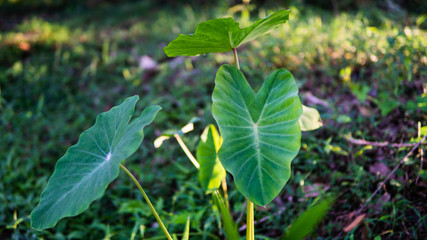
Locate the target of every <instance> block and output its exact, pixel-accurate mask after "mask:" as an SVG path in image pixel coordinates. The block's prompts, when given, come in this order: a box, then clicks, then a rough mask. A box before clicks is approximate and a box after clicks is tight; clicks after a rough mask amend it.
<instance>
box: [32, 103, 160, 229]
mask: <svg viewBox="0 0 427 240" xmlns="http://www.w3.org/2000/svg"><path fill="white" fill-rule="evenodd" d="M138 99H139V97H138V96H133V97H129V98H127V99H126V100H125V101H124V102H123V103H122V104H120V105H119V106H116V107H113V108H112V109H111V110H110V111H108V112H104V113H101V114H99V115H98V117H97V118H96V122H95V125H94V126H92V127H91V128H89V129H88V130H86V131H84V132H83V133H82V134H81V135H80V138H79V141H78V142H77V144H75V145H74V146H72V147H70V148H69V149H68V150H67V152H66V153H65V155H64V156H63V157H62V158H61V159H59V160H58V162H57V164H56V167H55V171H54V173H53V175H52V176H51V177H50V179H49V181H48V183H47V186H46V188H45V189H44V191H43V193H42V194H41V199H40V203H39V205H38V206H37V207H36V208H35V209H34V210H33V212H32V213H31V226H32V227H33V228H35V229H37V230H42V229H46V228H50V227H53V226H55V225H56V223H57V222H58V221H59V220H60V219H62V218H64V217H69V216H75V215H78V214H80V213H82V212H83V211H85V210H86V209H87V208H88V207H89V205H90V204H91V203H92V202H93V201H94V200H96V199H98V198H100V197H101V196H102V195H103V194H104V191H105V189H106V188H107V186H108V184H110V183H111V182H112V181H113V180H114V179H115V178H116V177H117V176H118V174H119V165H120V162H121V161H122V160H125V159H126V158H128V157H129V156H131V155H132V154H133V153H134V152H135V151H136V150H137V149H138V148H139V146H140V145H141V142H142V139H143V138H144V132H143V129H144V127H145V126H147V125H148V124H150V123H151V122H152V121H153V120H154V117H155V116H156V114H157V113H158V111H160V109H161V107H159V106H151V107H148V108H146V109H145V110H144V111H143V112H142V114H141V115H140V116H139V117H137V118H135V119H134V120H132V121H131V122H130V123H129V121H130V120H131V117H132V115H133V113H134V109H135V104H136V102H137V101H138Z"/></svg>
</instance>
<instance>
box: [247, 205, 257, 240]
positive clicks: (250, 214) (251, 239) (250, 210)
mask: <svg viewBox="0 0 427 240" xmlns="http://www.w3.org/2000/svg"><path fill="white" fill-rule="evenodd" d="M246 240H255V234H254V204H253V202H251V201H250V200H249V199H247V210H246Z"/></svg>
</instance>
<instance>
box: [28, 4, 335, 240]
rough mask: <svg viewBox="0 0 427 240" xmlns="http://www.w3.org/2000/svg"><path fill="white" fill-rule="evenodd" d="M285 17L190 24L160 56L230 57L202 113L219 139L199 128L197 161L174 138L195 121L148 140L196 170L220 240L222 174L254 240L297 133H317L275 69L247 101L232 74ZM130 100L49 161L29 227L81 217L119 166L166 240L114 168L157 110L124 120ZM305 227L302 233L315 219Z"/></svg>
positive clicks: (290, 83)
mask: <svg viewBox="0 0 427 240" xmlns="http://www.w3.org/2000/svg"><path fill="white" fill-rule="evenodd" d="M288 17H289V11H288V10H282V11H278V12H276V13H274V14H273V15H271V16H269V17H267V18H265V19H262V20H258V21H256V22H255V23H254V24H253V25H251V26H249V27H246V28H243V29H241V28H240V27H239V24H238V23H237V22H235V21H234V20H233V19H232V18H223V19H214V20H209V21H206V22H203V23H200V24H199V25H198V26H197V29H196V32H195V33H194V34H193V35H180V36H179V37H178V38H176V39H175V40H173V41H172V42H171V43H170V44H169V45H168V46H167V47H166V48H165V49H164V51H165V53H166V54H167V55H168V56H170V57H171V56H178V55H184V56H194V55H199V54H205V53H216V52H227V51H233V53H234V59H235V67H234V66H231V65H223V66H221V67H220V68H219V70H218V72H217V74H216V78H215V88H214V90H213V94H212V101H213V105H212V114H213V117H214V118H215V120H216V122H217V124H218V127H219V133H218V131H217V130H216V127H215V126H214V125H209V126H207V127H206V128H205V130H204V132H203V134H202V135H201V141H200V143H199V146H198V148H197V154H196V156H197V159H196V157H194V156H193V155H192V153H191V151H190V150H189V149H188V148H187V147H186V145H185V143H184V142H183V141H182V139H181V137H180V135H182V134H184V133H186V132H188V131H191V130H192V124H193V122H194V121H195V120H193V121H191V122H190V123H189V124H188V125H187V126H186V127H184V128H183V129H181V130H179V131H172V132H168V133H165V134H163V135H162V136H161V137H160V138H159V139H157V140H156V142H155V146H156V147H159V146H160V145H161V143H162V142H163V141H164V140H165V139H167V138H169V137H172V136H173V137H175V139H176V140H177V141H178V143H179V144H180V146H181V147H182V149H183V150H184V152H185V153H186V155H187V156H188V158H189V159H190V160H191V162H192V163H193V164H194V166H195V167H196V168H197V169H199V176H198V179H199V182H200V184H201V186H202V188H203V189H204V191H205V192H206V193H207V194H212V198H213V201H214V203H215V204H216V205H217V207H218V209H219V211H220V213H221V216H222V220H223V223H224V231H225V234H226V236H227V238H228V239H239V238H240V236H239V233H238V231H237V226H236V223H235V222H234V220H233V219H232V216H231V213H230V210H229V203H228V196H227V183H226V180H225V176H226V171H228V172H229V173H231V174H232V175H233V177H234V180H235V185H236V188H237V190H239V191H240V192H241V193H242V194H243V195H244V196H245V197H246V199H247V204H246V205H247V223H246V225H247V231H246V239H254V205H259V206H265V205H267V204H268V203H270V202H271V201H272V200H273V199H274V198H275V197H276V196H277V195H278V194H279V193H280V191H281V190H282V188H283V187H284V186H285V184H286V183H287V181H288V180H289V178H290V175H291V161H292V160H293V159H294V157H295V156H296V155H297V153H298V151H299V148H300V142H301V129H302V130H313V129H316V128H317V127H319V126H320V124H319V115H318V112H317V111H316V110H315V109H311V108H308V107H304V111H303V106H302V104H301V101H300V99H299V97H298V86H297V84H296V82H295V80H294V78H293V76H292V74H291V73H290V72H289V71H287V70H286V69H279V70H276V71H275V72H273V73H272V74H271V75H270V76H268V77H267V78H266V80H265V81H264V83H263V84H262V86H261V88H260V89H259V91H257V92H256V93H255V91H254V90H253V89H252V87H251V86H250V85H249V83H248V81H247V80H246V78H245V76H244V74H243V73H242V72H241V71H240V66H239V60H238V55H237V48H238V47H239V46H240V45H242V44H243V43H245V42H248V41H250V40H252V39H255V38H257V37H259V36H261V35H264V34H266V33H268V32H269V31H271V30H273V29H274V28H276V27H278V26H279V25H280V24H282V23H284V22H286V21H287V20H288ZM137 101H138V97H137V96H134V97H130V98H127V99H126V100H125V101H124V102H123V103H122V104H120V105H119V106H116V107H113V108H112V109H111V110H110V111H108V112H104V113H101V114H100V115H99V116H98V117H97V119H96V122H95V125H94V126H93V127H91V128H89V129H88V130H86V131H85V132H83V133H82V135H81V136H80V138H79V141H78V142H77V144H75V145H74V146H72V147H70V148H69V149H68V150H67V152H66V153H65V155H64V156H63V157H62V158H61V159H59V160H58V162H57V164H56V167H55V171H54V173H53V175H52V176H51V178H50V179H49V181H48V184H47V186H46V188H45V189H44V191H43V193H42V195H41V199H40V203H39V205H38V206H37V207H36V208H35V209H34V210H33V212H32V213H31V225H32V227H33V228H35V229H38V230H42V229H46V228H50V227H53V226H55V224H56V223H57V222H58V221H59V220H60V219H62V218H64V217H69V216H75V215H77V214H80V213H82V212H83V211H85V210H86V209H87V208H88V207H89V205H90V204H91V202H93V201H94V200H96V199H98V198H100V197H101V196H102V195H103V193H104V191H105V189H106V187H107V186H108V185H109V184H110V183H111V182H112V181H113V180H114V179H115V178H117V176H118V173H119V168H121V169H122V170H123V171H124V172H125V173H126V174H127V175H129V177H130V178H131V179H132V180H133V181H134V183H135V184H136V185H137V187H138V189H139V190H140V191H141V193H142V195H143V197H144V198H145V200H146V202H147V204H148V205H149V207H150V209H151V211H152V212H153V215H154V216H155V218H156V220H157V221H158V223H159V225H160V227H161V229H162V230H163V232H164V234H165V236H166V238H167V239H172V237H171V235H170V234H169V232H168V230H167V229H166V226H165V225H164V224H163V222H162V220H161V219H160V217H159V215H158V214H157V212H156V210H155V209H154V207H153V204H151V202H150V199H149V198H148V196H147V194H146V193H145V191H144V190H143V189H142V187H141V185H140V184H139V183H138V181H137V180H136V178H135V177H134V176H133V175H132V174H131V172H130V171H129V170H128V169H127V168H126V167H125V166H124V165H123V164H122V162H123V161H124V160H126V159H127V158H128V157H129V156H131V155H132V154H133V153H134V152H135V151H136V150H137V149H138V147H139V146H140V144H141V142H142V140H143V137H144V132H143V129H144V127H145V126H147V125H148V124H150V123H151V122H152V121H153V119H154V118H155V116H156V114H157V113H158V111H160V109H161V107H159V106H151V107H148V108H146V109H145V110H144V111H143V112H142V113H141V115H140V116H139V117H136V118H134V119H133V120H131V118H132V116H133V114H134V108H135V104H136V102H137ZM302 114H303V117H301V115H302ZM220 186H222V192H221V191H220V190H219V188H220ZM330 203H331V201H329V200H328V201H323V202H321V203H320V204H318V205H316V206H315V207H313V208H310V210H311V212H315V213H316V214H317V215H318V216H319V217H314V216H312V215H311V216H309V217H307V216H308V215H307V214H303V215H301V217H300V218H299V219H302V220H299V221H298V220H297V221H296V222H295V224H296V227H295V228H290V229H288V231H287V233H286V234H287V235H285V236H284V238H286V239H289V237H290V236H293V235H292V234H293V233H294V232H295V231H296V232H300V230H298V229H299V228H300V227H301V225H302V224H301V222H304V221H305V220H304V219H307V218H315V219H320V218H321V216H323V215H324V213H325V212H326V209H327V207H328V206H329V205H330ZM310 210H309V211H308V213H310ZM312 220H313V219H312ZM311 222H312V223H313V224H311V225H310V226H311V228H312V227H313V226H314V225H315V224H316V223H317V222H318V221H311ZM185 229H186V230H185V233H184V237H183V239H188V237H189V222H187V225H186V228H185ZM292 229H294V230H293V231H292ZM295 229H297V230H295Z"/></svg>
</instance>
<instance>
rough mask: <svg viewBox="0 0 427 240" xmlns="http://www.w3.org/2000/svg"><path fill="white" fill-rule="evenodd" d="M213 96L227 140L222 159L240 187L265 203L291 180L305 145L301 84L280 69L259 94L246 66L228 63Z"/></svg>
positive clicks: (216, 79) (259, 203) (217, 118)
mask: <svg viewBox="0 0 427 240" xmlns="http://www.w3.org/2000/svg"><path fill="white" fill-rule="evenodd" d="M212 100H213V105H212V113H213V116H214V118H215V120H216V122H217V123H218V126H219V129H220V132H221V136H222V137H223V139H224V142H223V144H222V146H221V148H220V150H219V160H220V161H221V163H222V165H223V166H224V168H225V169H226V170H227V171H229V172H230V173H231V174H233V176H234V180H235V183H236V187H237V189H238V190H239V191H240V192H241V193H242V194H243V195H244V196H245V197H247V198H248V199H249V200H250V201H252V202H253V203H255V204H257V205H261V206H265V205H266V204H267V203H269V202H271V201H272V200H273V199H274V198H275V197H276V196H277V195H278V194H279V193H280V191H281V190H282V188H283V186H285V184H286V182H287V181H288V179H289V177H290V175H291V166H290V165H291V161H292V159H293V158H294V157H295V156H296V155H297V153H298V151H299V148H300V145H301V129H300V126H299V123H298V120H299V118H300V116H301V113H302V105H301V101H300V99H299V97H298V86H297V84H296V82H295V80H294V78H293V76H292V74H291V73H290V72H289V71H287V70H285V69H279V70H277V71H275V72H274V73H272V74H271V75H270V76H269V77H268V78H267V79H266V80H265V81H264V83H263V85H262V87H261V89H260V90H259V92H258V93H257V94H255V93H254V91H253V90H252V88H251V87H250V86H249V84H248V82H247V81H246V79H245V77H244V76H243V73H242V72H241V71H240V70H238V69H237V68H235V67H232V66H230V65H223V66H222V67H221V68H220V69H219V70H218V73H217V75H216V78H215V89H214V92H213V95H212Z"/></svg>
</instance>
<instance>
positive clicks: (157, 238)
mask: <svg viewBox="0 0 427 240" xmlns="http://www.w3.org/2000/svg"><path fill="white" fill-rule="evenodd" d="M175 235H176V236H177V237H180V236H183V235H184V234H183V233H176V234H175ZM205 235H206V236H209V237H210V238H212V239H216V240H219V237H217V236H215V235H213V234H212V233H204V232H195V233H190V236H205ZM144 239H145V240H161V239H164V237H152V238H144Z"/></svg>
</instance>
